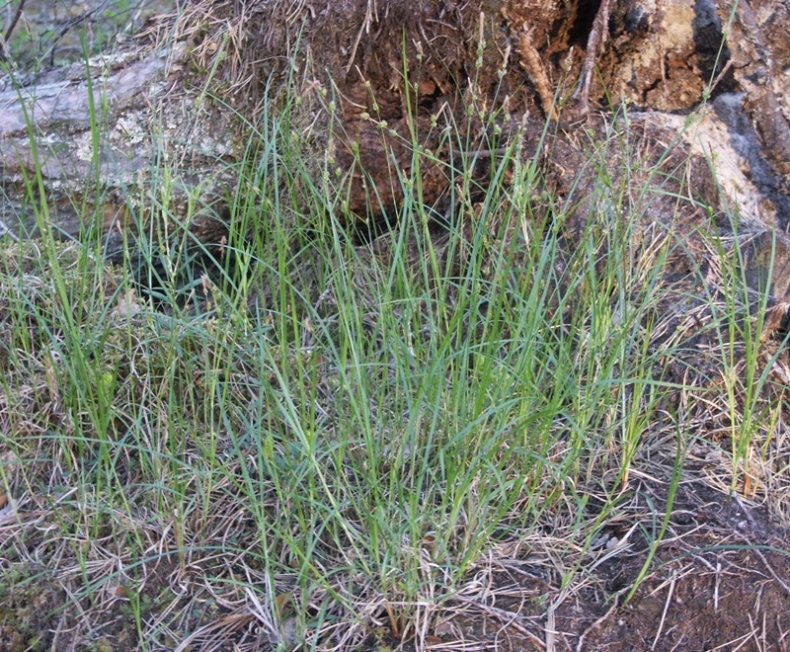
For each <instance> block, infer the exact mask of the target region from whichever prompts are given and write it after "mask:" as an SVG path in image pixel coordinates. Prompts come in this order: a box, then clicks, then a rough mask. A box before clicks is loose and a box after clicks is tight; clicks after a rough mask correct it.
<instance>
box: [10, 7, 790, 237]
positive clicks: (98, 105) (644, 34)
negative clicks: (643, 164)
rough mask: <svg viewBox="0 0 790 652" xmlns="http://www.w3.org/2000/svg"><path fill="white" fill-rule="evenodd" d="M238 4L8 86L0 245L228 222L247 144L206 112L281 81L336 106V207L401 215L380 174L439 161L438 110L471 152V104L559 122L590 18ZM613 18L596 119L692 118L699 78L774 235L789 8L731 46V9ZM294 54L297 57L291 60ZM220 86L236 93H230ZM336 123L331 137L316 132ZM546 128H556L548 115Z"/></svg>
mask: <svg viewBox="0 0 790 652" xmlns="http://www.w3.org/2000/svg"><path fill="white" fill-rule="evenodd" d="M243 4H244V5H245V7H244V8H245V11H243V12H242V11H239V10H238V9H237V7H236V4H234V3H232V2H213V3H212V2H202V3H201V2H195V3H193V4H192V5H190V6H189V7H190V11H191V13H188V15H187V17H186V18H184V19H183V20H182V21H181V23H179V24H178V25H175V26H174V25H169V26H167V29H170V30H171V32H170V33H171V36H172V38H168V39H162V40H166V41H168V42H169V44H168V45H167V46H162V47H156V46H155V45H153V44H151V43H150V42H149V41H145V40H141V41H139V42H138V44H137V45H136V46H134V47H132V48H131V49H129V50H126V51H121V52H118V53H116V54H113V55H111V56H107V57H101V58H97V59H93V60H91V61H90V65H73V66H71V67H69V68H66V69H61V70H53V71H50V72H48V73H47V74H45V75H43V76H40V77H38V78H36V79H34V80H32V81H30V82H29V83H28V82H26V81H25V80H24V79H20V78H19V77H16V78H15V77H12V76H6V78H5V87H4V88H3V90H2V91H1V92H0V115H2V119H0V158H1V159H2V178H1V179H0V183H1V184H2V188H3V195H2V199H0V232H1V231H3V230H6V231H10V232H13V233H15V234H19V233H24V234H35V233H36V232H37V230H38V229H39V228H40V227H41V226H43V225H51V227H52V228H53V229H55V230H56V231H59V232H62V233H64V234H67V235H75V234H77V233H78V232H79V231H80V229H82V228H84V226H85V224H84V216H86V215H92V214H96V209H98V214H99V215H100V219H101V224H100V226H101V228H102V230H103V231H104V232H105V233H107V234H109V236H110V239H111V240H112V241H113V242H114V243H115V244H117V243H118V242H119V241H120V238H121V233H122V231H123V230H124V229H126V228H127V227H128V225H130V224H131V223H139V220H132V219H131V217H132V216H131V213H137V215H136V216H135V217H143V218H145V217H146V215H150V214H152V212H156V211H159V212H161V213H165V214H168V215H170V216H172V217H174V218H176V219H187V212H188V211H187V206H195V205H196V206H198V207H199V210H198V211H197V212H195V211H190V212H189V219H190V220H195V224H197V225H198V227H197V228H198V230H200V228H202V227H201V226H200V224H201V221H202V223H203V224H204V225H206V224H210V223H211V222H212V220H213V219H215V218H216V217H217V216H221V215H222V213H223V210H224V209H223V206H222V203H223V202H222V199H221V197H222V196H223V194H226V190H227V189H228V188H232V186H233V184H234V183H235V181H236V177H237V174H236V164H237V163H238V162H239V160H240V158H241V156H242V153H243V151H244V149H243V148H244V145H245V143H246V142H247V139H248V138H249V136H250V130H249V128H248V127H247V126H245V124H244V121H243V120H240V119H234V118H233V111H230V110H228V109H227V108H225V107H224V106H223V105H222V104H221V102H218V101H215V100H214V99H211V98H210V97H209V96H210V95H212V96H219V97H221V99H222V101H227V102H228V104H229V105H231V106H234V107H236V108H237V109H238V110H240V111H242V112H244V111H245V110H248V111H249V112H250V115H249V117H252V115H253V114H254V112H255V110H256V107H259V106H260V103H261V102H262V101H263V98H264V94H265V92H267V88H268V89H269V91H271V90H272V88H271V87H268V86H267V84H266V81H265V80H266V79H269V80H275V82H274V87H273V88H274V91H276V90H277V84H278V83H282V84H283V85H284V84H285V83H286V82H285V80H286V78H289V77H291V78H292V77H295V76H297V75H298V76H300V77H301V79H302V80H303V86H304V87H305V88H309V87H312V88H323V89H324V90H326V89H331V90H332V92H333V93H336V99H337V106H336V114H335V115H330V109H329V108H328V105H329V101H328V100H326V101H323V102H316V103H315V105H314V110H313V111H312V112H311V113H310V112H306V115H307V117H308V118H309V120H311V121H312V125H313V129H314V130H315V132H316V133H318V134H320V136H321V138H319V141H320V143H321V144H322V146H323V147H324V151H323V152H321V153H319V152H316V155H317V156H330V157H332V161H331V162H332V163H333V164H334V165H336V166H337V167H338V168H339V169H340V170H341V171H344V172H346V173H347V179H348V188H347V191H348V197H349V201H348V209H349V211H350V212H351V213H356V214H359V215H361V216H362V217H368V216H367V215H364V213H365V212H366V211H368V212H369V211H373V212H374V213H376V212H385V211H387V210H390V209H391V208H392V207H393V206H397V204H398V203H399V202H400V201H402V194H399V193H402V190H398V189H399V188H400V185H399V184H398V183H397V180H396V182H395V183H393V179H392V174H393V170H394V169H397V170H399V171H402V172H403V171H405V172H406V173H407V174H408V173H409V169H410V165H411V161H412V157H413V145H414V142H413V141H414V136H415V134H414V133H413V132H412V131H411V129H412V128H413V125H414V124H416V126H417V132H416V135H417V137H418V138H423V136H424V138H425V140H426V142H425V143H423V144H424V145H425V146H426V147H430V148H431V149H434V148H435V150H434V151H435V153H436V154H437V156H445V157H449V156H450V155H451V146H448V145H447V144H446V143H444V144H443V143H442V142H441V141H440V140H437V141H436V142H432V141H431V139H432V138H434V139H436V133H437V131H436V129H433V130H432V124H433V123H432V122H431V121H432V120H435V119H436V116H437V115H438V114H439V113H441V112H444V113H443V114H442V115H443V119H444V120H446V121H447V123H448V124H450V123H451V122H452V121H456V124H457V125H462V126H463V125H465V128H468V131H469V133H473V134H474V138H476V139H477V140H476V141H475V140H473V141H471V142H469V143H468V147H469V148H470V149H471V150H475V149H484V150H485V149H487V148H488V147H490V145H488V143H490V140H491V134H490V133H487V132H486V129H485V126H484V125H482V124H480V123H475V118H469V117H468V114H467V107H468V105H469V103H470V102H471V103H474V104H475V105H476V106H477V107H478V108H481V107H483V108H485V109H486V110H488V111H489V112H491V111H494V110H502V111H503V115H504V113H508V117H509V118H513V120H511V122H510V124H521V123H523V121H524V120H525V119H526V118H527V117H529V118H530V119H533V120H534V121H536V123H540V122H542V121H543V120H545V119H550V118H554V117H557V116H556V115H555V114H554V109H553V108H552V103H553V102H555V101H559V102H560V103H561V102H562V100H563V99H564V98H566V97H570V96H571V94H572V92H573V90H574V89H575V88H576V86H577V79H576V78H574V75H575V76H576V77H578V73H579V71H580V69H581V68H582V66H583V65H584V63H585V62H588V61H589V60H590V58H589V57H586V56H585V54H584V52H583V48H584V47H585V46H586V44H587V42H588V37H589V35H590V28H591V26H592V18H593V16H592V15H587V13H589V11H590V7H589V6H588V5H587V4H582V3H581V2H574V1H571V2H570V3H567V2H566V3H560V2H556V3H555V2H526V1H522V0H509V1H502V0H474V1H472V2H452V1H450V0H446V1H444V2H436V1H435V0H421V1H420V2H416V3H415V2H406V1H405V0H393V1H392V2H389V3H384V5H382V7H381V8H380V11H377V12H371V6H375V3H373V4H372V5H371V3H370V2H368V1H367V0H353V1H352V0H349V1H348V2H342V3H333V2H327V3H326V5H325V6H324V7H323V8H321V7H320V6H318V5H320V3H318V5H316V3H314V5H312V6H311V7H302V6H301V5H299V7H301V9H300V10H299V11H296V12H294V11H291V9H289V8H292V7H293V4H292V3H288V2H276V1H275V2H263V1H262V0H250V1H248V2H246V3H243ZM568 7H570V8H571V9H572V11H569V10H568ZM286 10H287V11H286ZM611 11H612V18H611V20H610V21H609V22H608V25H607V34H606V38H605V39H603V41H602V43H601V45H602V46H603V48H602V52H601V54H600V56H599V57H598V59H597V61H598V74H597V75H594V76H593V80H592V84H591V87H590V95H591V99H592V100H593V102H605V101H606V98H607V95H606V93H608V97H609V98H611V99H612V100H614V101H615V102H617V101H618V100H619V98H625V99H627V100H628V101H629V102H630V103H631V105H632V106H634V107H636V109H637V110H640V111H653V112H673V113H676V112H678V111H690V110H692V109H693V108H695V107H697V106H698V105H699V104H700V103H701V102H702V101H703V99H704V95H705V93H706V91H705V89H706V87H707V86H708V85H709V83H710V82H711V81H712V82H713V84H712V91H711V93H712V96H711V99H716V98H717V97H719V96H721V97H724V96H727V97H729V96H737V94H738V93H741V94H742V95H741V96H740V97H742V98H743V99H742V100H741V104H740V105H739V104H738V101H737V100H728V102H721V103H720V104H722V105H725V104H726V107H724V108H722V107H719V109H721V111H724V112H725V113H726V111H725V109H726V108H727V107H729V111H730V118H729V122H728V121H727V119H726V118H721V116H720V118H719V119H720V122H721V127H722V133H724V134H725V135H727V137H728V138H729V139H730V142H721V143H708V146H709V147H711V148H715V147H718V148H720V149H721V148H723V150H724V149H726V154H727V156H730V157H731V158H732V157H734V159H737V165H739V166H741V168H742V170H745V177H744V176H743V174H742V175H741V176H742V178H741V179H739V181H738V183H742V182H744V179H745V182H746V183H747V184H749V185H748V186H747V187H746V188H745V190H744V189H743V188H741V190H740V191H739V192H740V193H741V195H742V196H745V195H748V194H754V195H755V196H757V197H759V201H758V204H759V209H756V210H759V211H760V212H761V215H762V217H761V219H764V221H765V223H766V224H769V225H775V226H779V227H780V228H782V229H784V228H785V227H786V226H787V222H788V219H790V213H788V211H790V202H788V193H787V187H788V180H789V179H790V169H788V163H787V161H788V157H790V128H788V116H790V93H788V92H786V91H787V87H788V78H787V72H786V71H787V70H790V48H788V47H787V45H786V44H787V43H788V42H790V39H788V34H790V19H789V18H788V9H787V7H786V5H785V4H784V3H779V2H775V0H755V1H754V2H753V4H752V5H749V4H748V3H747V2H745V1H744V0H741V2H739V3H738V5H737V10H736V11H735V15H734V20H732V29H731V30H730V31H729V32H728V31H727V29H726V28H727V25H728V24H729V22H730V18H731V17H732V11H733V10H732V5H731V3H730V0H697V1H696V2H695V1H693V0H666V1H665V2H663V3H661V5H660V6H658V5H656V4H655V3H651V2H650V1H648V0H645V1H644V2H641V1H639V0H619V1H618V2H615V3H614V6H613V7H612V10H611ZM223 12H224V13H223ZM289 12H290V13H289ZM585 12H587V13H585ZM330 18H331V19H332V20H331V21H330V22H329V23H327V20H328V19H330ZM163 24H164V23H163ZM327 24H330V25H331V27H330V28H329V29H327V27H326V26H327ZM185 25H186V27H185ZM163 29H164V28H163ZM725 36H726V41H725V44H724V47H723V48H720V44H721V39H722V38H724V37H725ZM223 39H224V40H223ZM300 39H302V42H301V44H300V47H301V51H300V52H299V54H295V53H293V52H291V51H290V50H291V49H293V48H295V45H294V44H295V43H298V42H299V40H300ZM229 43H230V45H228V44H229ZM234 44H235V45H234ZM233 47H235V49H233ZM403 71H405V74H404V72H403ZM215 73H216V79H219V80H220V81H221V83H222V84H224V85H225V86H226V87H230V91H228V92H226V93H225V95H224V96H223V95H222V90H221V88H222V86H221V85H215V81H216V79H215V78H214V77H212V76H213V75H214V74H215ZM238 80H244V81H243V82H239V81H238ZM278 80H280V81H278ZM405 80H408V86H407V84H406V81H405ZM552 94H553V95H552ZM313 95H316V94H315V93H314V94H313ZM239 97H243V98H244V99H243V100H239ZM410 102H411V103H412V104H411V105H410V104H409V103H410ZM714 105H715V102H714ZM719 109H717V111H718V110H719ZM308 114H309V115H308ZM713 119H716V118H713ZM332 120H335V121H337V122H338V124H339V129H336V131H335V132H333V133H328V130H329V124H330V122H331V121H332ZM559 120H560V126H566V127H567V126H568V125H567V124H565V123H563V116H562V113H561V112H560V115H559ZM385 123H386V128H385V129H382V125H383V124H385ZM736 123H737V124H736ZM297 126H298V125H297ZM440 126H441V125H440ZM575 131H576V130H575V129H569V130H568V131H567V135H568V137H571V138H572V137H574V133H575ZM504 137H505V138H507V137H508V134H507V130H505V135H504ZM94 143H96V147H94ZM723 150H722V151H723ZM707 153H708V154H713V155H714V156H716V151H713V150H711V151H710V152H707ZM393 158H394V159H395V160H392V159H393ZM720 158H726V157H723V156H722V157H720ZM439 167H441V166H439ZM360 169H364V174H365V176H364V177H363V176H362V173H361V172H359V170H360ZM39 171H40V179H39V178H38V176H37V175H38V172H39ZM423 174H424V175H425V181H424V183H423V193H424V200H425V201H426V202H429V203H430V202H432V201H434V200H436V199H437V197H440V196H441V195H442V193H443V192H444V186H443V185H442V184H445V185H446V183H447V180H446V175H444V174H443V173H442V172H441V170H440V169H438V168H432V167H431V166H427V167H426V168H425V169H424V170H423ZM371 184H372V185H374V186H375V187H376V190H377V192H376V193H375V198H376V200H375V201H373V202H372V201H371V196H373V195H372V194H371V188H370V185H371ZM725 190H726V188H725ZM43 198H45V201H44V199H43ZM196 200H197V201H196ZM47 228H48V227H47ZM207 232H211V229H210V228H208V229H207Z"/></svg>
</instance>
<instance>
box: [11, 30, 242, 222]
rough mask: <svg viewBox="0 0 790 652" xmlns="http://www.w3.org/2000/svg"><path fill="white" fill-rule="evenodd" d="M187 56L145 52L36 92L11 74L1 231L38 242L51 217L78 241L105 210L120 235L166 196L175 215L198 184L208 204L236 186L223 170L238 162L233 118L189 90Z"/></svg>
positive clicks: (76, 72)
mask: <svg viewBox="0 0 790 652" xmlns="http://www.w3.org/2000/svg"><path fill="white" fill-rule="evenodd" d="M186 52H187V48H186V45H185V44H183V43H180V44H176V45H175V46H173V47H170V48H161V49H155V48H151V47H138V48H136V49H133V50H128V51H123V52H119V53H116V54H114V55H111V56H107V57H98V58H95V59H92V60H91V61H90V65H89V66H88V65H84V64H74V65H72V66H70V67H68V68H65V69H60V70H54V71H50V72H49V73H47V74H46V75H43V76H42V77H40V78H38V79H36V80H35V83H32V84H24V83H23V82H21V81H20V80H17V79H14V78H13V77H11V76H7V77H6V79H5V88H4V90H3V91H2V92H0V115H2V119H0V159H1V160H2V188H3V195H2V199H1V200H0V222H2V223H3V225H4V226H0V229H3V228H4V229H6V230H7V231H10V232H12V233H15V234H19V233H22V234H35V233H36V232H37V231H38V229H39V226H40V224H39V222H38V220H40V219H42V217H46V218H47V220H48V223H49V224H51V226H52V228H53V229H55V230H56V231H59V232H62V233H64V234H67V235H72V236H73V235H76V234H78V233H79V232H80V229H81V228H83V227H84V226H85V224H84V221H83V220H84V216H85V215H93V214H95V210H96V208H98V209H99V210H98V214H99V215H100V216H102V219H103V223H102V225H101V227H102V229H103V230H104V231H105V232H107V233H112V232H113V231H115V232H116V233H117V232H118V229H119V227H120V228H126V226H127V225H128V224H129V218H130V215H129V213H130V211H137V210H139V211H140V212H141V213H142V212H144V211H146V210H152V208H155V207H156V206H157V204H158V203H160V202H161V201H162V200H161V197H163V196H165V194H166V195H167V196H169V197H170V198H171V201H170V202H168V205H167V206H160V209H161V210H163V211H172V212H173V213H174V214H175V215H177V214H178V212H179V206H183V204H184V200H185V198H186V196H187V195H188V194H189V192H191V191H193V190H194V189H195V188H197V187H199V186H200V187H201V189H200V192H201V193H202V194H203V195H204V196H206V197H208V196H210V195H211V193H212V192H214V191H216V190H217V189H218V187H219V184H221V183H222V182H223V181H224V180H227V179H229V178H230V177H231V175H230V174H229V171H228V168H227V165H225V164H224V162H225V161H235V160H236V152H235V150H234V142H235V141H234V139H233V138H229V137H228V121H227V120H226V119H225V117H224V116H223V115H222V114H221V113H220V112H219V111H217V110H216V109H209V108H207V103H205V102H201V95H200V93H199V91H189V90H187V89H185V87H184V66H185V63H186V61H187V57H186ZM91 93H92V97H91ZM94 143H97V144H98V151H96V150H94ZM164 170H167V171H168V174H169V179H168V180H167V182H166V181H165V179H164V178H163V177H162V175H163V171H164ZM39 172H40V175H41V179H40V181H41V188H43V190H44V192H45V195H46V213H44V212H43V211H44V209H42V205H41V202H40V198H39V185H38V179H37V174H38V173H39ZM203 179H210V180H211V182H210V183H203V182H202V180H203ZM165 183H167V187H164V186H165ZM201 184H202V185H201ZM157 195H159V197H158V196H157ZM31 198H36V199H35V200H34V201H31ZM37 216H38V217H37Z"/></svg>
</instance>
